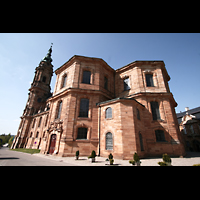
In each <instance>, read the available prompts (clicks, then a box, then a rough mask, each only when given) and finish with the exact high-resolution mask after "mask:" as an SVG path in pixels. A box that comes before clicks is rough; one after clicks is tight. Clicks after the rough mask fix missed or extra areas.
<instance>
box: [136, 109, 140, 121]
mask: <svg viewBox="0 0 200 200" xmlns="http://www.w3.org/2000/svg"><path fill="white" fill-rule="evenodd" d="M136 110H137V119H139V120H140V111H139V109H138V108H136Z"/></svg>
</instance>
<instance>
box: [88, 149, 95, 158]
mask: <svg viewBox="0 0 200 200" xmlns="http://www.w3.org/2000/svg"><path fill="white" fill-rule="evenodd" d="M96 156H97V155H96V152H95V151H94V150H93V151H92V153H91V155H90V156H88V158H95V157H96Z"/></svg>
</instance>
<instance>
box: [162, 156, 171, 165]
mask: <svg viewBox="0 0 200 200" xmlns="http://www.w3.org/2000/svg"><path fill="white" fill-rule="evenodd" d="M162 158H163V161H164V162H165V163H166V164H167V166H171V162H172V160H171V158H170V157H169V156H168V155H167V154H166V153H165V154H163V156H162Z"/></svg>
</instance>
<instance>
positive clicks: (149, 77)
mask: <svg viewBox="0 0 200 200" xmlns="http://www.w3.org/2000/svg"><path fill="white" fill-rule="evenodd" d="M146 84H147V87H154V84H153V74H146Z"/></svg>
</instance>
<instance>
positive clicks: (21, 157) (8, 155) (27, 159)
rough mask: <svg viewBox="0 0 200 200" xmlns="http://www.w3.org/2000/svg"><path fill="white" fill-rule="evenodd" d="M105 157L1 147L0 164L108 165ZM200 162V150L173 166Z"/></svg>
mask: <svg viewBox="0 0 200 200" xmlns="http://www.w3.org/2000/svg"><path fill="white" fill-rule="evenodd" d="M105 160H106V158H104V157H96V162H95V163H91V162H90V160H88V158H87V157H80V158H79V160H75V157H57V156H52V155H43V154H33V155H31V154H27V153H22V152H16V151H10V150H9V149H8V148H5V147H4V148H1V149H0V166H107V164H108V163H109V162H106V161H105ZM159 161H162V158H150V159H141V166H159V165H158V164H157V163H158V162H159ZM193 164H200V152H199V153H195V152H190V153H189V152H188V153H187V156H186V157H185V158H172V165H173V166H192V165H193ZM114 165H115V166H131V165H130V164H129V161H128V160H121V159H115V158H114Z"/></svg>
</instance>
